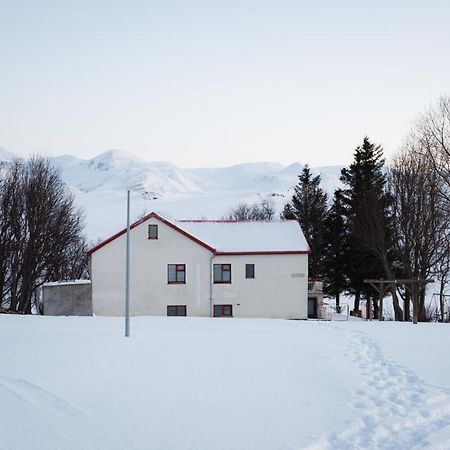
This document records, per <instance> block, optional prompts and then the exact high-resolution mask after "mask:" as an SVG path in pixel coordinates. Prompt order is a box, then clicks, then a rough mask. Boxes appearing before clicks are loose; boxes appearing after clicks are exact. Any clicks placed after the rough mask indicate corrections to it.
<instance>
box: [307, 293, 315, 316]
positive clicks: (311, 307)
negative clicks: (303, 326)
mask: <svg viewBox="0 0 450 450" xmlns="http://www.w3.org/2000/svg"><path fill="white" fill-rule="evenodd" d="M308 319H317V298H316V297H308Z"/></svg>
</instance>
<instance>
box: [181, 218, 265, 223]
mask: <svg viewBox="0 0 450 450" xmlns="http://www.w3.org/2000/svg"><path fill="white" fill-rule="evenodd" d="M178 222H183V223H249V222H250V223H261V222H262V223H272V222H273V220H235V219H219V220H215V219H211V220H204V219H182V220H179V221H178Z"/></svg>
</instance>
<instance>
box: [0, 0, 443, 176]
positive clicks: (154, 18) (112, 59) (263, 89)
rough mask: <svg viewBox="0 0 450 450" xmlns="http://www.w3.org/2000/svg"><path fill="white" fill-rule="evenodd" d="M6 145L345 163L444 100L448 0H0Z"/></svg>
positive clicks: (207, 159) (393, 138) (395, 142)
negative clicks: (359, 148) (366, 140)
mask: <svg viewBox="0 0 450 450" xmlns="http://www.w3.org/2000/svg"><path fill="white" fill-rule="evenodd" d="M0 57H1V68H0V147H4V148H6V149H7V150H10V151H12V152H14V153H16V154H19V155H29V154H31V153H36V152H39V153H43V154H46V155H58V154H64V153H70V154H74V155H76V156H79V157H83V158H88V157H92V156H95V155H96V154H98V153H100V152H102V151H105V150H108V149H111V148H116V149H121V150H125V151H128V152H131V153H135V154H136V155H139V156H141V157H143V158H145V159H147V160H167V161H171V162H173V163H174V164H177V165H179V166H181V167H201V166H223V165H231V164H236V163H240V162H249V161H250V162H254V161H278V162H281V163H285V164H286V163H291V162H294V161H299V162H302V163H305V162H308V163H310V164H311V165H313V166H314V165H316V166H317V165H328V164H347V163H348V162H350V160H351V157H352V153H353V150H354V148H355V146H356V145H358V144H359V143H360V142H361V141H362V139H363V137H364V135H366V134H367V135H368V136H369V137H370V138H371V139H372V140H374V141H375V142H377V143H381V144H383V146H384V148H385V150H386V153H387V154H388V155H389V154H391V153H392V152H394V151H395V150H396V149H397V148H398V146H399V145H400V144H401V142H402V140H403V138H404V136H405V134H406V133H407V131H408V128H409V127H410V124H411V123H412V121H413V120H414V118H415V117H416V116H417V114H418V113H419V112H420V111H422V110H423V109H424V108H425V107H427V106H428V105H429V104H430V103H431V102H432V101H434V100H436V99H437V98H438V97H439V96H440V95H441V94H446V93H447V94H449V93H450V1H449V0H428V1H425V0H420V1H417V0H398V1H395V0H390V1H388V0H377V1H375V0H371V1H364V0H354V1H345V0H341V1H337V0H335V1H326V0H323V1H312V0H309V1H303V0H297V1H285V0H277V1H271V2H269V1H264V0H259V1H246V0H239V1H233V0H227V1H204V2H201V1H190V0H178V1H177V0H175V1H172V0H161V1H158V2H156V1H132V0H130V1H126V0H124V1H120V2H119V1H114V0H105V1H98V0H91V1H83V0H78V1H64V0H57V1H39V0H32V1H21V0H14V1H13V0H8V1H4V0H0Z"/></svg>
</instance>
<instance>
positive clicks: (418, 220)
mask: <svg viewBox="0 0 450 450" xmlns="http://www.w3.org/2000/svg"><path fill="white" fill-rule="evenodd" d="M439 179H440V176H439V174H438V172H437V171H436V170H435V168H434V164H433V162H432V161H431V159H430V158H429V155H428V154H427V152H425V151H424V148H423V140H422V139H418V138H417V136H415V135H414V134H413V135H411V137H410V138H409V139H408V140H407V142H406V144H405V146H404V148H403V149H402V151H401V152H400V154H399V155H398V156H397V157H396V158H395V159H394V161H393V163H392V165H391V170H390V173H389V187H390V191H391V195H392V198H393V212H394V217H395V220H394V230H395V231H394V233H395V236H394V239H393V244H394V249H395V252H396V255H397V258H398V260H399V264H400V270H401V272H402V274H403V276H405V277H406V278H413V277H419V278H427V277H428V276H429V275H430V274H431V273H432V272H433V270H434V269H435V268H436V266H437V264H438V263H439V262H440V260H441V259H442V258H443V256H444V254H445V249H444V247H443V246H442V243H443V242H446V241H447V239H448V232H449V225H450V222H449V218H448V214H447V213H446V201H445V198H444V197H443V196H442V195H440V188H439ZM404 301H405V308H404V309H405V319H406V320H408V319H409V310H410V308H409V296H408V295H406V293H405V294H404ZM419 320H425V292H423V293H422V294H421V298H420V305H419Z"/></svg>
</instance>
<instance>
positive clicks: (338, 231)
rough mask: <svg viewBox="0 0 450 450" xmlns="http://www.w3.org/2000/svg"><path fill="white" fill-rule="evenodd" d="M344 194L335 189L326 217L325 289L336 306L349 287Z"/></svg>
mask: <svg viewBox="0 0 450 450" xmlns="http://www.w3.org/2000/svg"><path fill="white" fill-rule="evenodd" d="M342 196H343V194H342V191H341V190H340V189H338V190H336V191H335V193H334V197H333V203H332V205H331V207H330V209H329V210H328V213H327V217H326V219H325V246H324V260H323V271H324V277H323V278H324V282H325V283H324V290H325V294H327V295H329V296H332V297H334V298H335V299H336V307H339V304H340V294H341V293H342V292H344V291H345V289H346V288H347V278H346V270H345V268H346V265H347V258H348V255H349V252H348V248H347V247H348V233H347V225H346V221H345V215H344V213H345V211H344V204H343V198H342Z"/></svg>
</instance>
